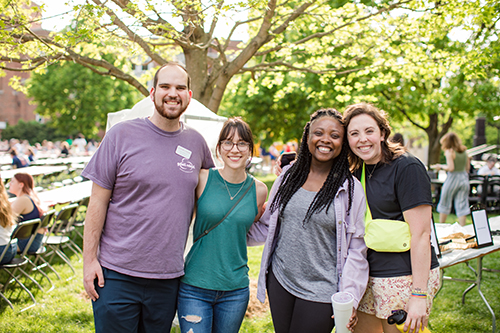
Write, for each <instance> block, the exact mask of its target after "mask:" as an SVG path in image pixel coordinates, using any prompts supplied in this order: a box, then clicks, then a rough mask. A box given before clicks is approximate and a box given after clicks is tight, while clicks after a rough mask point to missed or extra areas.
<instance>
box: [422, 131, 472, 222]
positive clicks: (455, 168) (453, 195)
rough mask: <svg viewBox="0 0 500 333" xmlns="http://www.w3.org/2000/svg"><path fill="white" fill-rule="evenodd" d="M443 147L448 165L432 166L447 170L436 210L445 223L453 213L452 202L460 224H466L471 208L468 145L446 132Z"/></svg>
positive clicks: (442, 141)
mask: <svg viewBox="0 0 500 333" xmlns="http://www.w3.org/2000/svg"><path fill="white" fill-rule="evenodd" d="M439 142H440V143H441V149H442V150H443V151H444V156H445V157H446V165H441V164H434V165H432V166H431V168H433V169H435V170H437V171H439V170H445V171H447V175H446V180H445V182H444V184H443V187H442V189H441V196H440V198H439V204H438V206H437V208H436V210H437V211H438V213H439V222H440V223H445V222H446V218H447V217H448V215H449V214H450V213H451V207H452V204H454V206H455V212H456V214H457V217H458V222H459V223H460V225H465V221H466V218H467V215H469V214H470V208H469V175H468V174H469V168H470V160H469V156H468V155H467V151H466V150H467V147H465V146H464V145H463V144H462V140H460V138H459V137H458V135H456V134H455V133H453V132H450V133H447V134H445V135H444V136H443V137H442V138H441V140H440V141H439Z"/></svg>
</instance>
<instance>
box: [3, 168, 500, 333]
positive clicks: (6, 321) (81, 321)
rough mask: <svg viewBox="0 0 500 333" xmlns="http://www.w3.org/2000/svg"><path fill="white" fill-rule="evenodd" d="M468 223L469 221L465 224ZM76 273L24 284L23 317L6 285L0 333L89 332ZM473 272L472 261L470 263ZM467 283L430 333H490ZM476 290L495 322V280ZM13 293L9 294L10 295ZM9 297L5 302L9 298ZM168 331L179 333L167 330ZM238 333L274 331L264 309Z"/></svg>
mask: <svg viewBox="0 0 500 333" xmlns="http://www.w3.org/2000/svg"><path fill="white" fill-rule="evenodd" d="M275 178H276V177H275V176H273V175H269V176H267V177H265V178H262V177H259V179H261V180H262V181H264V182H265V183H266V184H267V185H268V186H269V188H270V187H271V185H272V183H273V181H274V179H275ZM434 218H435V221H439V219H438V216H437V215H435V216H434ZM455 221H456V216H454V215H450V216H449V217H448V220H447V222H449V223H454V222H455ZM468 222H469V223H470V222H471V221H470V219H469V221H468ZM262 250H263V247H262V246H258V247H250V248H249V250H248V257H249V262H248V264H249V267H250V272H249V274H250V278H251V279H253V280H256V279H257V276H258V273H259V269H260V257H261V254H262ZM71 259H72V262H73V264H74V266H75V268H76V270H77V275H76V276H75V277H73V278H72V279H70V280H68V281H66V279H67V278H70V277H71V276H72V272H71V270H70V269H69V267H67V266H66V265H65V264H63V263H62V262H60V263H56V264H55V265H54V266H55V267H56V270H57V271H58V272H59V273H60V274H61V275H62V279H61V280H58V279H57V277H56V276H55V274H53V273H49V276H50V277H51V279H52V280H53V281H54V283H55V285H56V288H55V289H54V290H52V291H50V292H47V293H43V292H41V291H40V290H38V289H37V288H36V287H34V286H33V285H32V284H30V283H26V284H27V285H28V286H30V289H31V290H32V291H33V292H34V295H35V297H36V299H37V301H38V304H37V305H36V306H35V307H32V308H30V309H28V310H26V311H25V312H22V313H19V312H18V311H19V310H20V309H22V308H24V307H26V306H28V305H30V299H29V298H28V297H27V295H25V293H24V292H22V293H19V291H20V290H21V289H20V288H19V287H18V286H16V285H13V286H10V287H9V288H8V290H7V292H6V295H7V296H17V295H19V297H17V299H16V297H14V300H13V303H14V306H15V309H16V311H12V310H11V309H10V307H8V306H7V304H6V303H5V301H3V300H0V332H12V333H17V332H19V333H21V332H23V333H25V332H28V333H29V332H33V333H35V332H37V333H38V332H44V333H45V332H47V333H51V332H68V333H70V332H92V331H93V328H94V323H93V315H92V305H91V302H90V301H89V300H88V299H87V298H86V297H85V292H84V288H83V284H82V275H83V274H82V268H83V265H82V263H81V262H78V258H77V257H76V256H72V257H71ZM471 264H472V266H473V267H475V265H476V263H475V261H472V262H471ZM483 266H484V267H487V268H492V269H500V252H497V253H494V254H491V255H488V256H486V257H485V258H484V259H483ZM445 275H447V276H451V277H454V278H462V279H464V278H466V279H473V278H474V274H473V273H472V271H470V269H469V268H467V267H466V265H465V264H461V265H456V266H453V267H450V268H447V269H446V270H445ZM0 279H1V280H0V283H2V282H3V281H5V279H6V276H5V273H2V274H0ZM42 285H43V286H44V287H48V283H47V282H46V281H44V280H42ZM468 285H469V284H467V283H463V282H454V281H444V284H443V287H442V289H441V291H440V292H439V294H438V295H437V297H436V298H435V300H434V306H433V310H432V313H431V317H430V320H429V323H430V329H431V331H432V332H433V333H450V332H467V333H476V332H477V333H479V332H481V333H482V332H491V330H492V321H491V315H490V313H489V311H488V309H487V308H486V305H485V304H484V303H483V301H482V299H481V298H480V296H479V294H478V293H477V290H476V289H473V290H472V291H470V292H469V293H468V295H467V297H466V302H465V305H462V303H461V297H462V292H463V291H464V290H465V289H466V288H467V286H468ZM481 290H482V291H483V293H484V294H485V296H486V298H487V300H488V302H489V303H490V305H491V307H492V308H493V310H494V312H495V315H496V317H497V318H500V297H498V295H500V275H499V274H497V273H490V272H485V273H484V274H483V284H482V288H481ZM12 294H13V295H12ZM9 298H10V297H9ZM172 332H179V330H178V329H175V328H174V329H172ZM240 332H245V333H266V332H274V330H273V325H272V321H271V316H270V313H269V310H267V311H264V312H263V313H262V314H261V315H258V316H254V317H252V318H250V319H249V318H246V319H245V320H244V322H243V325H242V327H241V330H240Z"/></svg>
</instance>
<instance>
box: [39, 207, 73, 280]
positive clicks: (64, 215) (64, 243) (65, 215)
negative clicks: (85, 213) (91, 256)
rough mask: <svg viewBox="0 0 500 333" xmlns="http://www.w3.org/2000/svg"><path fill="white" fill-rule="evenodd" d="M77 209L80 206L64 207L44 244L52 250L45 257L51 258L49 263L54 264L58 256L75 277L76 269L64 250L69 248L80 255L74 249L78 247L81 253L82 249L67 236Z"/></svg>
mask: <svg viewBox="0 0 500 333" xmlns="http://www.w3.org/2000/svg"><path fill="white" fill-rule="evenodd" d="M77 209H78V204H70V205H67V206H64V207H62V208H61V210H60V211H59V212H58V213H57V215H56V218H55V221H54V224H53V226H52V228H51V229H52V230H51V231H50V232H49V234H47V236H45V239H44V243H45V244H46V246H47V247H48V248H49V249H50V251H49V252H48V253H47V254H46V255H45V257H49V256H50V257H49V259H48V260H47V262H48V263H49V264H52V260H53V259H54V257H55V256H56V255H57V256H58V257H59V258H61V259H62V260H63V261H64V262H65V263H66V264H67V265H68V266H69V267H70V268H71V270H72V271H73V274H74V275H76V271H75V268H74V267H73V265H72V264H71V260H70V259H69V257H68V256H67V255H66V254H65V253H64V251H63V250H64V249H65V248H69V249H70V250H71V251H73V252H74V253H75V254H77V255H78V250H76V249H74V248H73V246H76V247H77V248H78V249H79V250H80V251H81V249H80V248H79V247H78V246H77V245H76V244H75V243H74V242H73V241H72V240H71V239H70V238H69V237H68V236H66V234H67V231H68V230H70V229H71V228H72V225H73V221H74V219H75V215H76V211H77Z"/></svg>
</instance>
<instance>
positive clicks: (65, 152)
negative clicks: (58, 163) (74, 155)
mask: <svg viewBox="0 0 500 333" xmlns="http://www.w3.org/2000/svg"><path fill="white" fill-rule="evenodd" d="M68 155H69V144H68V142H66V141H63V142H61V153H60V154H59V156H61V157H68Z"/></svg>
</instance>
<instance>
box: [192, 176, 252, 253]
mask: <svg viewBox="0 0 500 333" xmlns="http://www.w3.org/2000/svg"><path fill="white" fill-rule="evenodd" d="M253 183H255V178H254V179H252V183H251V184H250V186H248V188H247V189H246V191H245V192H244V193H243V195H242V196H241V197H240V198H239V199H238V201H236V202H235V203H234V205H233V207H231V209H230V210H229V211H228V212H227V214H226V215H224V217H223V218H222V219H221V220H220V221H219V222H217V223H216V224H215V225H213V226H212V227H211V228H210V229H207V230H205V231H203V233H202V234H201V235H199V236H198V237H196V239H195V240H194V242H193V244H194V243H196V242H197V241H198V240H199V239H200V238H202V237H203V236H206V235H208V233H209V232H210V231H212V230H214V229H215V228H216V227H217V226H218V225H219V224H221V223H222V221H224V220H225V219H226V217H228V216H229V214H231V212H232V211H233V209H234V208H235V207H236V206H238V204H239V203H240V201H241V200H242V199H243V198H244V197H245V195H246V194H247V193H248V191H250V188H251V187H252V186H253Z"/></svg>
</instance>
